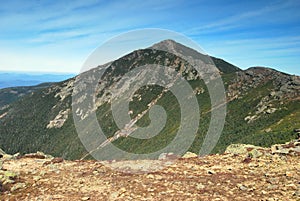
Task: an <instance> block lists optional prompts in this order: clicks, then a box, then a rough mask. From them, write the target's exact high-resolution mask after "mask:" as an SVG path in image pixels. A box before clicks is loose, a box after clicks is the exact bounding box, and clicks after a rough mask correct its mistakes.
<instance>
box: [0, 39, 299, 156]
mask: <svg viewBox="0 0 300 201" xmlns="http://www.w3.org/2000/svg"><path fill="white" fill-rule="evenodd" d="M175 45H176V44H175ZM180 47H181V46H180ZM187 49H188V48H187ZM175 50H176V48H175ZM185 50H186V49H185V48H184V50H182V51H183V52H184V51H185ZM176 51H177V50H176ZM177 52H178V51H177ZM193 53H195V52H193ZM196 57H197V55H196ZM200 57H201V56H200ZM212 60H213V58H212ZM215 60H216V61H217V62H216V67H217V68H218V70H219V71H220V72H222V73H221V76H222V79H223V82H224V86H225V89H226V97H227V100H228V101H227V108H228V109H227V111H228V112H227V117H226V123H225V127H224V130H223V132H222V135H221V139H220V140H219V142H218V144H217V146H216V147H215V149H214V153H217V152H219V153H220V152H222V151H224V149H225V148H226V147H227V146H228V145H229V144H232V143H238V142H243V143H250V144H256V145H262V146H269V145H271V144H274V143H280V142H285V141H289V140H291V139H293V138H295V135H296V134H295V133H294V132H293V130H294V129H295V128H298V127H299V128H300V122H299V121H297V118H298V117H300V112H299V111H300V108H299V101H300V100H298V97H299V96H300V94H299V91H300V90H299V86H300V84H299V80H300V79H299V76H292V75H288V74H283V73H281V72H276V71H274V70H272V69H269V70H265V69H261V68H250V69H247V70H241V69H239V68H237V67H235V66H233V65H231V64H230V63H227V62H226V61H224V60H222V59H218V58H215ZM149 63H150V64H151V63H153V64H156V65H157V64H158V65H165V64H167V66H172V67H173V68H174V69H176V70H178V71H180V72H181V73H182V75H183V77H185V78H186V79H187V80H188V82H189V84H190V85H191V87H192V88H193V92H194V94H195V96H196V98H197V100H198V102H199V103H201V105H199V107H200V109H201V110H200V111H201V115H200V116H201V121H200V124H199V130H198V132H197V135H196V139H195V141H194V142H193V144H192V145H191V147H190V151H193V152H196V153H197V152H199V147H201V143H202V142H203V139H204V137H203V136H205V133H206V131H207V129H208V122H209V120H210V115H211V112H210V111H211V105H210V100H209V93H208V90H207V87H206V86H205V83H204V82H203V81H201V79H200V76H198V75H197V73H196V72H195V71H193V68H192V66H191V65H189V64H188V63H187V62H186V61H185V60H184V59H182V58H180V57H179V56H177V55H174V54H172V53H169V52H166V51H161V50H154V49H143V50H137V51H134V52H132V53H129V54H127V55H125V56H123V57H121V58H120V59H118V60H115V61H113V62H111V63H109V64H107V65H108V68H107V70H106V72H105V74H103V76H102V79H101V83H97V85H95V87H96V88H97V96H96V97H97V99H96V103H95V106H96V108H95V111H96V116H97V118H98V120H99V121H100V123H101V124H102V126H103V130H104V132H106V133H107V137H112V136H113V135H114V133H115V132H117V131H118V130H119V128H118V127H117V126H116V124H115V123H114V121H113V116H112V114H111V112H110V101H111V96H110V93H111V92H112V91H113V90H114V86H116V85H117V83H118V82H119V80H120V78H121V77H122V76H123V75H125V74H126V73H127V72H129V71H130V70H132V69H135V68H136V67H138V66H141V65H143V64H149ZM98 71H99V67H98V68H97V67H96V68H94V69H91V70H90V72H86V73H84V74H86V78H89V79H87V81H88V82H89V80H90V83H94V82H95V81H96V80H97V79H98V78H96V75H98V74H99V72H98ZM89 73H91V74H90V75H89ZM77 78H78V76H76V77H75V78H71V79H69V80H66V81H63V82H60V83H55V84H53V85H52V86H50V87H46V88H44V89H41V90H37V91H34V92H33V93H30V94H28V95H26V96H24V97H23V98H22V99H19V100H17V101H16V102H14V103H12V104H10V105H9V107H7V108H5V109H2V110H0V125H1V126H0V132H1V133H2V135H1V136H0V147H2V148H3V149H4V150H6V151H7V152H8V153H15V152H21V153H26V152H27V153H28V152H35V151H37V150H40V151H44V152H46V153H49V154H52V155H54V156H62V157H65V158H70V159H76V158H81V157H82V156H84V155H85V154H87V151H86V150H85V148H84V147H83V146H82V143H81V141H80V139H79V138H78V134H77V132H76V129H75V127H74V121H73V119H72V107H71V106H72V93H73V89H74V83H75V79H77ZM155 79H157V78H155ZM88 82H87V83H88ZM162 90H163V89H162V88H160V87H155V86H153V87H149V88H143V89H140V90H137V91H136V93H135V95H134V98H133V99H132V101H131V102H130V107H132V109H131V110H132V114H131V118H135V117H136V116H137V115H138V114H140V112H142V111H144V110H146V106H147V104H150V103H152V101H154V100H155V97H156V96H158V95H159V94H160V93H161V91H162ZM172 98H174V97H172V96H170V94H169V93H167V94H164V95H162V97H161V98H160V100H159V101H158V102H157V104H159V105H161V106H164V107H166V109H168V110H169V112H168V114H169V115H170V116H172V118H171V119H168V120H167V125H166V127H165V128H164V130H163V131H162V133H161V134H159V135H158V136H156V137H155V138H154V139H152V140H151V139H150V140H148V141H145V140H135V139H133V138H130V137H129V138H126V137H125V138H124V137H122V138H118V139H117V140H116V141H115V142H113V144H114V145H115V146H117V147H119V148H122V149H125V150H127V151H129V152H132V151H137V152H138V153H149V152H152V151H154V150H157V149H160V148H161V147H163V146H165V145H167V144H168V143H169V142H170V140H171V139H173V137H174V135H175V134H176V133H174V131H176V130H177V129H178V125H179V120H180V116H179V114H178V112H177V111H179V110H178V109H179V108H178V107H179V105H178V103H177V102H176V101H174V100H173V99H172ZM81 109H83V108H81ZM74 112H75V113H76V114H81V115H83V116H82V117H84V115H85V114H88V113H85V112H88V110H86V111H85V112H84V111H83V110H82V111H81V110H78V113H77V111H74ZM104 114H105V115H106V116H105V115H104ZM148 124H149V119H148V113H146V115H145V116H144V117H143V118H141V119H140V120H139V121H138V122H137V125H139V126H147V125H148ZM16 139H18V141H16Z"/></svg>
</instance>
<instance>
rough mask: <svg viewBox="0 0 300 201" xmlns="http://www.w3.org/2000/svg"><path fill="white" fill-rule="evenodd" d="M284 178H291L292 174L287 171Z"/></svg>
mask: <svg viewBox="0 0 300 201" xmlns="http://www.w3.org/2000/svg"><path fill="white" fill-rule="evenodd" d="M285 176H287V177H293V173H292V172H289V171H287V172H286V173H285Z"/></svg>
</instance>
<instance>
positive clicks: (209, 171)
mask: <svg viewBox="0 0 300 201" xmlns="http://www.w3.org/2000/svg"><path fill="white" fill-rule="evenodd" d="M207 173H208V174H216V172H215V171H213V170H208V171H207Z"/></svg>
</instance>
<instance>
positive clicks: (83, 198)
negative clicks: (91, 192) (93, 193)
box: [81, 197, 90, 200]
mask: <svg viewBox="0 0 300 201" xmlns="http://www.w3.org/2000/svg"><path fill="white" fill-rule="evenodd" d="M81 200H90V197H82V198H81Z"/></svg>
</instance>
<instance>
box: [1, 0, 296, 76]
mask: <svg viewBox="0 0 300 201" xmlns="http://www.w3.org/2000/svg"><path fill="white" fill-rule="evenodd" d="M299 10H300V1H298V0H294V1H292V0H272V1H268V0H264V1H255V0H253V1H236V0H227V1H223V0H218V1H216V0H210V1H202V0H198V1H183V0H182V1H181V0H177V1H176V0H152V1H146V0H144V1H137V0H123V1H101V0H99V1H98V0H85V1H84V0H79V1H76V0H73V1H71V0H70V1H53V0H40V1H31V0H27V1H22V0H19V1H17V0H10V1H6V2H5V3H2V4H1V5H0V30H1V31H0V71H45V72H72V73H78V72H79V71H80V68H81V66H82V64H83V63H84V61H85V60H86V58H87V57H88V56H89V55H90V54H91V53H92V52H93V50H95V48H97V47H98V46H99V45H101V44H102V43H104V42H105V41H107V40H108V39H110V38H111V37H114V36H116V35H118V34H121V33H124V32H127V31H130V30H134V29H143V28H162V29H168V30H173V31H176V32H179V33H182V34H184V35H186V36H187V37H189V38H191V39H192V40H194V41H196V42H197V43H198V44H199V45H200V46H201V47H202V49H203V50H204V51H205V52H207V53H208V54H210V55H213V56H216V57H220V58H223V59H225V60H227V61H229V62H231V63H233V64H235V65H237V66H239V67H241V68H243V69H245V68H248V67H250V66H268V67H272V68H275V69H278V70H280V71H284V72H287V73H291V74H298V75H300V65H299V64H300V12H299Z"/></svg>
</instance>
